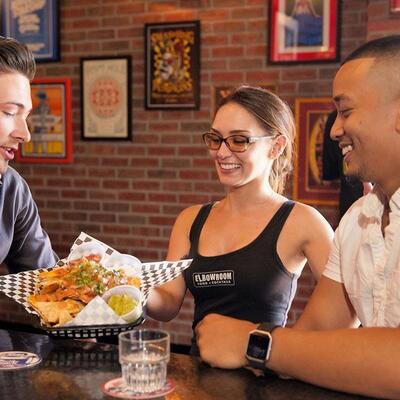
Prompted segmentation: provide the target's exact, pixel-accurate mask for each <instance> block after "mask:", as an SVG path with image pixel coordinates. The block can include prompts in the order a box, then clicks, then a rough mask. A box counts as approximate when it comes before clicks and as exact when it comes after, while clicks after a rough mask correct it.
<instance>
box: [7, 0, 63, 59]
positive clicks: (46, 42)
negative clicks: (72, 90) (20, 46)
mask: <svg viewBox="0 0 400 400" xmlns="http://www.w3.org/2000/svg"><path fill="white" fill-rule="evenodd" d="M20 3H21V4H23V3H25V2H23V1H22V2H21V1H20ZM24 6H25V7H19V8H18V3H17V0H3V1H2V2H1V13H2V18H1V21H2V34H3V36H6V37H12V38H15V39H17V40H18V41H20V42H22V43H25V44H26V45H27V46H28V48H29V49H30V50H31V51H32V53H33V55H34V57H35V60H36V61H37V62H53V61H59V60H60V42H59V41H60V32H59V29H60V28H59V25H60V24H59V6H58V1H57V0H45V1H44V4H43V6H42V7H40V4H39V5H38V4H33V5H32V6H31V7H28V6H26V4H24ZM27 15H29V18H23V17H24V16H27ZM32 16H34V18H32Z"/></svg>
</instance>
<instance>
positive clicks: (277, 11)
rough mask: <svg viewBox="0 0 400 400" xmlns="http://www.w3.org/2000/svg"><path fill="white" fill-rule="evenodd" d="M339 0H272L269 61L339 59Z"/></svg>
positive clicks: (294, 61) (290, 61)
mask: <svg viewBox="0 0 400 400" xmlns="http://www.w3.org/2000/svg"><path fill="white" fill-rule="evenodd" d="M339 16H340V0H271V1H270V17H269V18H270V20H269V26H270V31H269V61H270V63H298V62H303V63H304V62H316V61H331V62H333V61H338V60H339V44H340V40H339V26H340V24H339Z"/></svg>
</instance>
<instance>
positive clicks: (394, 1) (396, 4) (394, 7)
mask: <svg viewBox="0 0 400 400" xmlns="http://www.w3.org/2000/svg"><path fill="white" fill-rule="evenodd" d="M390 12H391V13H400V0H390Z"/></svg>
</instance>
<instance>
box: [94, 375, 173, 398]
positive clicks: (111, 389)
mask: <svg viewBox="0 0 400 400" xmlns="http://www.w3.org/2000/svg"><path fill="white" fill-rule="evenodd" d="M174 389H175V383H174V382H173V381H172V380H171V379H167V381H166V382H165V386H164V387H163V388H162V389H160V390H157V391H156V392H150V393H136V392H135V391H133V390H132V389H128V388H127V387H125V386H124V381H123V379H122V378H116V379H112V380H111V381H108V382H106V383H104V384H103V385H102V386H101V390H102V391H103V393H104V394H106V395H107V396H111V397H117V398H119V399H133V400H142V399H154V398H156V397H162V396H165V395H167V394H169V393H171V392H173V391H174Z"/></svg>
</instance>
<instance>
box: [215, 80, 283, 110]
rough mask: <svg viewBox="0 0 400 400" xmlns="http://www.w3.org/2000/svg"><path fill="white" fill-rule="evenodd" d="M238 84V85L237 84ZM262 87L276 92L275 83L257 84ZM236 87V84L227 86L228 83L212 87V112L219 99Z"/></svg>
mask: <svg viewBox="0 0 400 400" xmlns="http://www.w3.org/2000/svg"><path fill="white" fill-rule="evenodd" d="M238 86H240V85H238ZM258 86H260V87H262V88H263V89H267V90H270V91H271V92H274V93H276V86H275V85H268V84H266V85H264V84H261V85H258ZM235 88H236V86H228V85H223V86H214V87H213V93H212V106H211V109H212V110H213V112H215V111H216V110H217V107H218V104H219V103H220V102H221V100H222V99H223V98H224V97H226V96H228V95H229V94H231V93H232V91H233V90H234V89H235Z"/></svg>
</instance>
